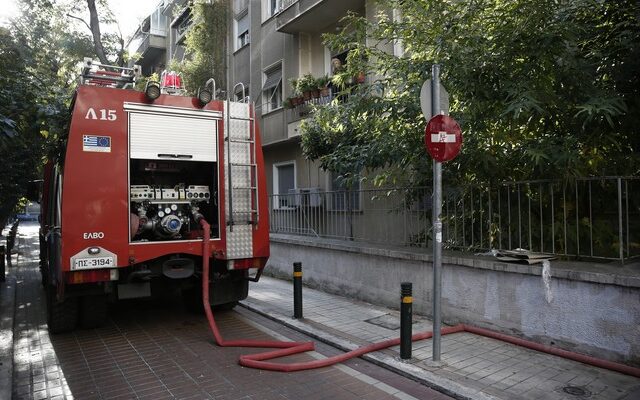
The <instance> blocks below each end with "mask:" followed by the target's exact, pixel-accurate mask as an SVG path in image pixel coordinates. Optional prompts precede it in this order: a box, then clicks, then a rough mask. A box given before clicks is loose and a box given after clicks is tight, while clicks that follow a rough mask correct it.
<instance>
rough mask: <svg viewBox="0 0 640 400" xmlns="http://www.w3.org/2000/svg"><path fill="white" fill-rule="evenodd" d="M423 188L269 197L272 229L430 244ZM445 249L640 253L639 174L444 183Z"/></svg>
mask: <svg viewBox="0 0 640 400" xmlns="http://www.w3.org/2000/svg"><path fill="white" fill-rule="evenodd" d="M431 195H432V189H431V188H430V187H419V188H391V189H365V190H357V191H344V190H343V191H322V190H320V189H318V188H312V189H300V190H297V191H296V192H295V193H290V194H287V195H272V196H270V198H269V209H270V229H271V232H272V233H287V234H296V235H307V236H315V237H325V238H333V239H342V240H353V241H363V242H369V243H381V244H389V245H402V246H418V247H429V246H431V225H432V224H431ZM442 219H443V241H444V244H445V248H449V249H462V250H473V251H477V250H489V249H498V250H505V249H515V248H523V249H527V250H530V251H534V252H542V253H551V254H555V255H558V256H566V257H579V258H593V259H598V258H600V259H615V260H621V261H625V260H627V259H630V258H633V257H637V256H640V177H597V178H578V179H572V180H539V181H526V182H503V183H500V184H497V185H493V186H490V185H473V186H465V187H449V188H447V187H445V188H444V189H443V206H442Z"/></svg>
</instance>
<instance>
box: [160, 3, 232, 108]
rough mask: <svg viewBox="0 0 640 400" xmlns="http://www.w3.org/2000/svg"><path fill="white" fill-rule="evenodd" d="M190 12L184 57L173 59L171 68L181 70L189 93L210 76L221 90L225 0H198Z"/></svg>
mask: <svg viewBox="0 0 640 400" xmlns="http://www.w3.org/2000/svg"><path fill="white" fill-rule="evenodd" d="M191 12H192V16H193V21H194V22H193V26H192V27H191V28H190V30H189V32H187V38H186V59H185V60H184V61H183V62H181V63H178V62H176V63H174V65H172V66H171V69H173V70H175V71H178V72H180V73H182V75H183V76H184V78H185V81H186V82H185V83H186V88H187V91H188V92H189V93H190V94H192V95H195V94H196V92H197V91H198V88H199V87H201V86H203V85H204V84H205V82H206V81H207V80H209V79H210V78H212V77H213V78H214V79H215V81H216V85H217V88H218V89H221V90H224V89H225V87H226V59H227V18H228V13H229V4H228V2H226V1H223V0H215V1H212V2H204V1H198V2H195V3H194V4H193V6H192V8H191Z"/></svg>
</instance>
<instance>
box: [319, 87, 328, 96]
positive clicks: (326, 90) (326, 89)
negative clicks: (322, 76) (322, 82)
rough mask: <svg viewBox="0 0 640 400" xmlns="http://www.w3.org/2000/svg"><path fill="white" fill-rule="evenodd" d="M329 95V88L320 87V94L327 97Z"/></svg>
mask: <svg viewBox="0 0 640 400" xmlns="http://www.w3.org/2000/svg"><path fill="white" fill-rule="evenodd" d="M330 95H331V89H329V88H328V87H325V88H322V89H320V96H322V97H327V96H330Z"/></svg>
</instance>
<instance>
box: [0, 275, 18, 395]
mask: <svg viewBox="0 0 640 400" xmlns="http://www.w3.org/2000/svg"><path fill="white" fill-rule="evenodd" d="M15 300H16V279H15V277H14V276H13V275H8V276H7V280H6V282H2V283H0V399H10V398H11V390H12V386H13V323H14V320H15V318H14V317H15Z"/></svg>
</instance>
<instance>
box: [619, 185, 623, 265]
mask: <svg viewBox="0 0 640 400" xmlns="http://www.w3.org/2000/svg"><path fill="white" fill-rule="evenodd" d="M618 238H619V241H620V242H619V246H620V252H619V253H620V262H621V263H623V264H624V236H623V233H622V179H621V178H618Z"/></svg>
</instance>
